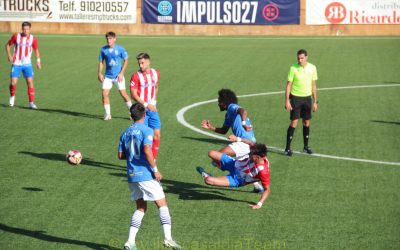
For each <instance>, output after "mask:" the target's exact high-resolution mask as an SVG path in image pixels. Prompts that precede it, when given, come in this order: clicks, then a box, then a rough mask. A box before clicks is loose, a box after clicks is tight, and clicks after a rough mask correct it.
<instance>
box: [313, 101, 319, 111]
mask: <svg viewBox="0 0 400 250" xmlns="http://www.w3.org/2000/svg"><path fill="white" fill-rule="evenodd" d="M317 109H318V104H317V103H316V102H314V104H313V109H312V111H313V112H317Z"/></svg>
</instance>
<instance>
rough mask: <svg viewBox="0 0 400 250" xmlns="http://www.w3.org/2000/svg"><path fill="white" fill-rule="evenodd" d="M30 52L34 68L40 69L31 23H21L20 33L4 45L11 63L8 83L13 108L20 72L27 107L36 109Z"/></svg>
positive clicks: (36, 44) (36, 43)
mask: <svg viewBox="0 0 400 250" xmlns="http://www.w3.org/2000/svg"><path fill="white" fill-rule="evenodd" d="M11 46H14V55H12V54H11ZM32 51H33V52H34V53H35V56H36V66H37V68H38V69H41V68H42V65H41V62H40V53H39V46H38V40H37V38H36V37H34V36H33V35H32V34H31V23H29V22H23V23H22V32H21V33H17V34H14V35H13V36H12V37H11V39H10V40H9V41H8V42H7V44H6V52H7V55H8V61H9V62H11V63H12V67H11V73H10V78H11V83H10V106H11V107H13V106H14V103H15V91H16V88H17V82H18V78H19V77H20V75H21V72H22V73H23V74H24V77H25V79H26V83H27V85H28V97H29V107H30V108H31V109H37V107H36V105H35V103H34V101H35V88H34V85H33V75H34V73H33V69H32V62H31V56H32Z"/></svg>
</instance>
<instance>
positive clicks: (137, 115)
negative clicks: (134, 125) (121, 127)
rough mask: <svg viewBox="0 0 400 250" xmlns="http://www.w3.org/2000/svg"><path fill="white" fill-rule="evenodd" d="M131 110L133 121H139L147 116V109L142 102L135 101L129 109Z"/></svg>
mask: <svg viewBox="0 0 400 250" xmlns="http://www.w3.org/2000/svg"><path fill="white" fill-rule="evenodd" d="M129 110H130V112H131V117H132V119H133V121H135V122H136V121H139V120H140V119H142V118H143V117H144V116H145V113H146V110H145V108H144V106H143V104H141V103H138V102H137V103H134V104H132V106H131V108H130V109H129Z"/></svg>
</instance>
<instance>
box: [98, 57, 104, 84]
mask: <svg viewBox="0 0 400 250" xmlns="http://www.w3.org/2000/svg"><path fill="white" fill-rule="evenodd" d="M97 72H98V73H97V75H98V79H99V82H100V83H102V82H103V81H104V75H103V62H99V67H98V70H97Z"/></svg>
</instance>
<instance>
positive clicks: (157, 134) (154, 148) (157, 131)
mask: <svg viewBox="0 0 400 250" xmlns="http://www.w3.org/2000/svg"><path fill="white" fill-rule="evenodd" d="M153 131H154V138H153V145H152V147H151V150H152V151H153V156H154V159H157V155H158V150H159V149H160V139H161V130H160V129H154V130H153Z"/></svg>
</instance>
